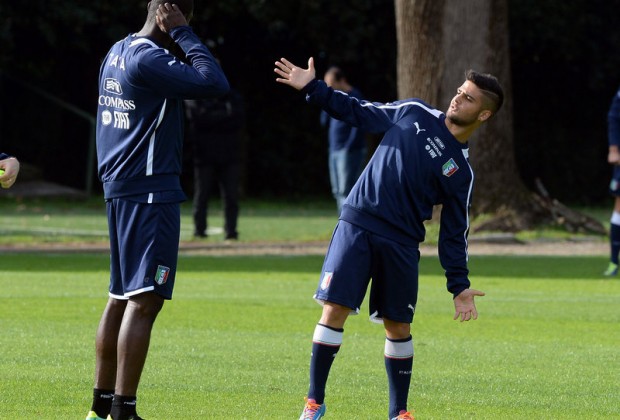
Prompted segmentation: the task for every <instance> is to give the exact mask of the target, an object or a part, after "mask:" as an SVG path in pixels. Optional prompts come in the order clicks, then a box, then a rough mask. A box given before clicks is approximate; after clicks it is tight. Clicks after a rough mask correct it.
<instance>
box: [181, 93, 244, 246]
mask: <svg viewBox="0 0 620 420" xmlns="http://www.w3.org/2000/svg"><path fill="white" fill-rule="evenodd" d="M185 111H186V116H187V120H188V125H187V139H188V140H189V141H190V142H191V143H192V145H193V155H192V158H193V162H194V201H193V218H194V237H196V238H206V237H207V213H208V207H209V198H210V197H211V191H212V190H211V188H212V186H213V184H214V183H215V182H216V181H217V184H218V185H219V188H220V195H221V197H222V201H223V203H224V239H226V240H236V239H238V237H239V233H238V232H237V218H238V216H239V181H240V177H241V140H242V129H243V125H244V122H245V111H244V104H243V98H242V97H241V95H240V94H239V92H237V91H236V90H234V89H231V90H230V92H229V93H228V94H226V95H224V96H221V97H217V98H209V99H203V100H187V101H185Z"/></svg>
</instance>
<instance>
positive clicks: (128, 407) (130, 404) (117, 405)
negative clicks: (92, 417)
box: [110, 394, 137, 420]
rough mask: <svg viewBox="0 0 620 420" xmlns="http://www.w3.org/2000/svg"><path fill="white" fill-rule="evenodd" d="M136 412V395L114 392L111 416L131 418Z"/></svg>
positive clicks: (119, 418)
mask: <svg viewBox="0 0 620 420" xmlns="http://www.w3.org/2000/svg"><path fill="white" fill-rule="evenodd" d="M135 415H137V414H136V397H134V396H125V395H118V394H114V400H113V401H112V409H111V410H110V416H111V417H112V419H114V420H129V418H130V417H131V416H135Z"/></svg>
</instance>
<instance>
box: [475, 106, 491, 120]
mask: <svg viewBox="0 0 620 420" xmlns="http://www.w3.org/2000/svg"><path fill="white" fill-rule="evenodd" d="M492 115H493V113H492V112H491V111H490V110H488V109H485V110H483V111H480V114H478V121H480V122H485V121H486V120H488V119H489V118H491V116H492Z"/></svg>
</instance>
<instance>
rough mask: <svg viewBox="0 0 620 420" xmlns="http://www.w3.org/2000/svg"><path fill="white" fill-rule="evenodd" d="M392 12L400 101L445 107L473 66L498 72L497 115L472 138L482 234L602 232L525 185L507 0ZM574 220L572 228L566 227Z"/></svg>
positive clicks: (414, 2)
mask: <svg viewBox="0 0 620 420" xmlns="http://www.w3.org/2000/svg"><path fill="white" fill-rule="evenodd" d="M395 7H396V28H397V40H398V63H397V69H398V74H397V76H398V94H399V97H400V98H401V99H403V98H408V97H420V98H422V99H424V100H426V101H427V102H429V103H430V104H433V105H438V106H439V108H440V109H442V110H446V109H447V108H448V106H449V104H450V100H451V99H452V97H453V96H454V95H455V93H456V89H457V88H458V87H459V86H460V85H461V84H462V83H463V81H464V80H465V72H466V71H467V70H468V69H474V70H476V71H478V72H482V73H491V74H493V75H495V76H496V77H497V78H498V79H499V81H500V83H501V84H502V86H503V88H504V94H505V100H504V105H503V107H502V109H501V110H500V112H499V113H498V114H497V115H496V116H494V117H492V118H491V120H489V121H488V122H487V123H485V124H483V125H482V126H481V128H480V129H479V130H478V131H477V132H476V133H475V134H474V135H473V136H472V137H471V138H470V140H469V145H470V162H471V164H472V167H473V169H474V172H475V174H476V178H475V189H474V195H473V197H474V199H473V206H472V213H473V215H474V216H475V215H479V214H482V213H485V214H493V215H494V218H493V219H492V220H490V221H488V222H486V223H484V224H482V225H479V226H478V227H477V230H485V229H486V230H502V231H519V230H525V229H529V228H532V227H533V226H535V225H537V224H540V223H549V222H555V223H558V224H564V226H565V227H566V228H567V229H568V230H571V231H595V232H597V233H605V229H604V228H603V226H602V225H601V224H600V223H598V222H596V221H595V220H593V219H592V218H589V217H587V216H585V215H579V216H578V217H576V216H575V214H574V212H569V211H567V210H568V208H567V207H565V206H563V205H561V203H558V202H557V201H556V200H553V199H551V198H549V197H548V196H547V197H545V196H544V195H543V196H540V195H536V194H534V193H532V192H530V191H529V190H528V189H527V188H526V187H525V185H524V184H523V182H522V181H521V177H520V175H519V172H518V169H517V164H516V161H515V152H514V136H513V104H512V98H511V97H512V95H511V93H512V85H511V74H510V52H509V40H508V34H509V30H508V0H467V1H464V0H447V1H444V0H441V1H433V0H410V1H407V0H395ZM569 213H570V214H569ZM569 219H570V220H572V221H575V223H570V224H568V223H566V220H569ZM579 220H581V223H580V222H579Z"/></svg>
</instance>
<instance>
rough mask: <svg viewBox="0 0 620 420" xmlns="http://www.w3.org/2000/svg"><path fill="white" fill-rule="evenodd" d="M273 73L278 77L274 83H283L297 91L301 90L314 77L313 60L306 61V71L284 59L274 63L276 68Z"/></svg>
mask: <svg viewBox="0 0 620 420" xmlns="http://www.w3.org/2000/svg"><path fill="white" fill-rule="evenodd" d="M273 71H274V72H275V73H276V74H277V75H279V76H280V77H278V78H277V79H276V82H279V83H284V84H285V85H289V86H291V87H294V88H295V89H297V90H302V89H303V88H304V87H305V86H306V85H307V84H308V83H310V82H311V81H313V80H314V78H315V77H316V71H315V69H314V59H313V58H312V57H310V58H309V59H308V68H307V69H302V68H301V67H298V66H296V65H295V64H293V63H291V62H290V61H288V60H287V59H286V58H281V59H280V60H279V61H276V68H275V69H273Z"/></svg>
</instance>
